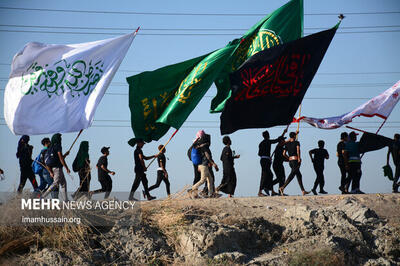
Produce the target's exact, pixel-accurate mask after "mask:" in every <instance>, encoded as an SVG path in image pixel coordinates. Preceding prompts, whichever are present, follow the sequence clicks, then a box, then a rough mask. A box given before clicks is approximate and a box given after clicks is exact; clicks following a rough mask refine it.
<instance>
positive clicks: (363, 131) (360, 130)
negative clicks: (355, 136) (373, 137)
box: [346, 126, 369, 133]
mask: <svg viewBox="0 0 400 266" xmlns="http://www.w3.org/2000/svg"><path fill="white" fill-rule="evenodd" d="M346 127H347V128H349V129H353V130H356V131H359V132H362V133H369V132H367V131H365V130H362V129H358V128H355V127H351V126H346Z"/></svg>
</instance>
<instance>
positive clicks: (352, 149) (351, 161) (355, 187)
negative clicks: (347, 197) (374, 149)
mask: <svg viewBox="0 0 400 266" xmlns="http://www.w3.org/2000/svg"><path fill="white" fill-rule="evenodd" d="M357 135H358V134H357V133H356V132H354V131H352V132H350V134H349V141H348V142H347V143H346V145H345V148H344V150H343V158H344V165H345V167H346V171H347V172H348V174H349V179H348V182H347V183H346V187H345V191H348V190H349V187H350V183H351V192H350V193H353V194H364V192H362V191H361V190H360V179H361V175H362V172H361V157H360V145H359V144H360V143H359V142H357V141H356V140H357Z"/></svg>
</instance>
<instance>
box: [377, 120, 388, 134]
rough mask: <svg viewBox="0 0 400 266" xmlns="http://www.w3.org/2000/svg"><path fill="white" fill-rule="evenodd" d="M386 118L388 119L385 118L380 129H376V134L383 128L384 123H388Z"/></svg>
mask: <svg viewBox="0 0 400 266" xmlns="http://www.w3.org/2000/svg"><path fill="white" fill-rule="evenodd" d="M386 120H387V117H386V118H385V120H383V122H382V124H381V126H380V127H379V128H378V130H377V131H376V133H375V134H378V133H379V131H380V130H381V128H382V127H383V125H384V124H385V123H386Z"/></svg>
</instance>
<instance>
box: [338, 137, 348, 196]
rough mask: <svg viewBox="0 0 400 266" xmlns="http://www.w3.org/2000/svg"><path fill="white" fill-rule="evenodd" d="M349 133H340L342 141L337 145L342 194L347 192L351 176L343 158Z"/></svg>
mask: <svg viewBox="0 0 400 266" xmlns="http://www.w3.org/2000/svg"><path fill="white" fill-rule="evenodd" d="M348 137H349V135H348V134H347V132H342V134H340V141H339V143H338V144H337V146H336V156H337V157H338V162H337V163H338V166H339V169H340V174H341V177H340V187H339V190H340V191H342V194H346V193H347V191H346V184H347V183H348V182H349V178H348V177H347V171H346V167H345V165H344V158H343V151H344V148H345V147H346V142H347V139H348Z"/></svg>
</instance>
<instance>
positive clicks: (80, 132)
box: [67, 129, 83, 153]
mask: <svg viewBox="0 0 400 266" xmlns="http://www.w3.org/2000/svg"><path fill="white" fill-rule="evenodd" d="M82 131H83V129H81V130H80V131H79V133H78V136H76V138H75V140H74V142H73V143H72V145H71V147H70V148H69V150H68V151H67V153H69V152H70V151H71V150H72V147H74V145H75V142H76V141H77V140H78V138H79V136H80V135H81V134H82Z"/></svg>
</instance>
